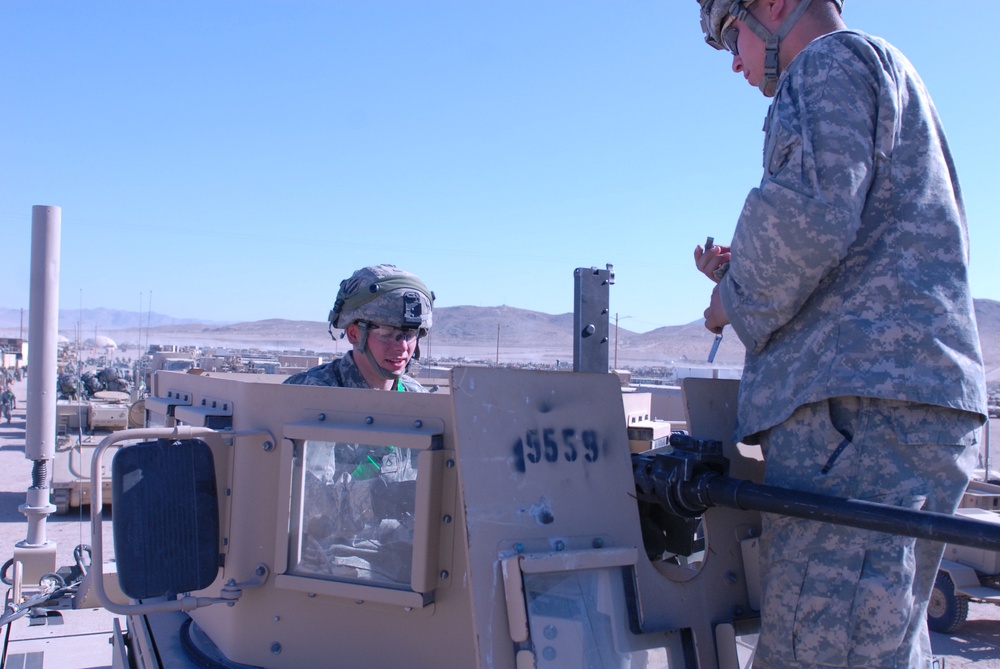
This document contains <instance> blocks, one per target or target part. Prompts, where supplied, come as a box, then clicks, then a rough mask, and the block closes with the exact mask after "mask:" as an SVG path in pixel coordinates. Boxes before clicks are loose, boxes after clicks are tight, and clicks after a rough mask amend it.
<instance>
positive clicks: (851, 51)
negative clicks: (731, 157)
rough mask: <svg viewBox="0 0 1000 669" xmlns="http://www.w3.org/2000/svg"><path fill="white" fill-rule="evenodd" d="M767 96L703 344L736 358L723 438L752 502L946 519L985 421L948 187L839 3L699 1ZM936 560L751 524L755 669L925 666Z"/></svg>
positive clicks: (936, 148)
mask: <svg viewBox="0 0 1000 669" xmlns="http://www.w3.org/2000/svg"><path fill="white" fill-rule="evenodd" d="M699 8H700V10H701V25H702V30H703V31H704V33H705V39H706V41H707V42H708V43H709V44H710V45H711V46H713V47H715V48H716V49H726V50H728V51H729V52H730V54H731V56H732V69H733V72H735V73H737V74H742V75H743V76H744V78H745V79H746V80H747V81H748V82H749V83H750V84H751V85H753V86H756V87H758V88H760V90H761V91H762V92H763V93H764V94H765V95H767V96H769V97H772V98H773V99H772V101H771V107H770V109H769V110H768V114H767V120H766V122H765V125H764V132H765V136H764V161H763V165H764V171H763V176H762V178H761V182H760V185H759V186H758V187H756V188H753V189H751V190H750V193H749V194H748V195H747V198H746V202H745V204H744V206H743V210H742V212H741V214H740V218H739V221H738V222H737V225H736V230H735V232H734V234H733V239H732V243H731V244H730V245H729V246H724V245H723V246H712V247H710V248H708V249H705V248H702V247H700V246H699V247H696V248H695V253H694V257H695V263H696V265H697V267H698V269H699V270H700V271H701V272H703V273H704V274H705V275H706V276H708V277H709V278H710V279H711V280H712V281H714V282H715V283H716V285H715V288H714V290H713V292H712V296H711V299H710V303H709V306H708V308H707V309H706V310H705V326H706V327H707V328H708V329H709V330H711V331H713V332H715V333H717V334H720V333H721V332H722V329H723V328H724V327H725V326H727V325H728V326H730V327H731V329H732V330H733V331H735V333H736V335H737V336H739V338H740V340H741V341H742V342H743V343H744V345H745V346H746V350H747V354H746V358H745V361H744V369H743V377H742V380H741V382H740V391H739V393H740V395H739V405H738V411H737V414H738V417H737V427H736V434H735V435H734V436H735V438H736V439H737V440H739V441H743V442H744V443H759V444H760V445H761V448H762V450H763V452H764V456H765V460H766V465H767V466H766V473H765V483H768V484H771V485H778V486H783V487H787V488H793V489H797V490H803V491H807V492H819V493H824V494H829V495H836V496H841V497H852V498H856V499H871V500H877V501H880V502H885V503H891V504H896V505H899V506H904V507H910V508H922V509H924V510H927V511H936V512H940V513H948V514H950V513H952V512H953V511H954V510H955V507H956V506H957V505H958V503H959V501H960V499H961V497H962V494H963V492H964V491H965V488H966V485H967V483H968V480H969V474H970V472H971V469H972V467H973V465H974V463H975V459H976V452H977V432H978V429H979V428H980V427H981V426H982V424H983V423H984V421H985V420H986V401H985V397H986V393H985V379H984V374H983V364H982V353H981V351H980V345H979V336H978V333H977V330H976V320H975V313H974V308H973V302H972V296H971V292H970V288H969V282H968V248H969V247H968V231H967V227H966V219H965V208H964V204H963V202H962V196H961V192H962V191H961V187H960V185H959V183H958V177H957V174H956V171H955V165H954V162H953V160H952V156H951V151H950V148H949V146H948V142H947V140H946V139H945V133H944V129H943V127H942V125H941V120H940V118H939V117H938V115H937V112H936V110H935V108H934V103H933V102H932V101H931V98H930V95H929V94H928V92H927V89H926V87H925V86H924V84H923V82H922V81H921V79H920V77H919V75H918V74H917V72H916V71H915V70H914V68H913V66H912V65H911V64H910V63H909V61H907V59H906V58H905V57H904V56H903V55H902V54H901V53H900V52H899V51H898V50H897V49H896V48H895V47H893V46H892V45H891V44H889V43H887V42H886V41H885V40H882V39H880V38H877V37H873V36H871V35H867V34H865V33H863V32H861V31H857V30H848V29H847V28H846V26H845V24H844V22H843V20H842V19H841V15H840V12H841V10H842V8H843V3H842V2H841V1H840V0H699ZM942 549H943V546H942V545H941V544H939V543H932V542H928V541H925V540H914V539H910V538H905V537H894V536H889V535H882V534H875V533H871V532H866V531H861V530H854V529H851V528H846V527H834V526H832V525H828V524H823V523H820V522H816V521H806V520H799V519H794V518H781V517H778V516H774V515H771V514H763V516H762V534H761V539H760V560H761V629H760V636H759V640H758V645H757V650H756V655H755V658H754V667H755V668H759V667H781V668H783V669H789V668H795V667H819V666H822V667H930V666H931V656H930V639H929V636H928V633H927V625H926V618H927V602H928V599H929V596H930V593H931V589H932V587H933V585H934V580H935V577H936V574H937V569H938V565H939V563H940V561H941V556H942Z"/></svg>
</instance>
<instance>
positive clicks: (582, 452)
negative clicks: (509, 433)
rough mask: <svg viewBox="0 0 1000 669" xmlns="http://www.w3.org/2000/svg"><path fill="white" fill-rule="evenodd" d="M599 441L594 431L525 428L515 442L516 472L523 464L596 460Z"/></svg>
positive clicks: (598, 451) (522, 467)
mask: <svg viewBox="0 0 1000 669" xmlns="http://www.w3.org/2000/svg"><path fill="white" fill-rule="evenodd" d="M598 443H599V442H598V438H597V432H595V431H594V430H583V431H581V432H580V433H577V431H576V430H575V429H574V428H571V427H567V428H564V429H562V430H559V429H556V428H551V427H547V428H543V429H541V430H528V431H527V432H526V433H525V435H524V438H521V437H518V439H517V442H516V443H515V444H514V458H515V461H516V466H517V469H518V470H519V471H524V468H525V464H526V463H530V464H537V463H540V462H550V463H556V462H560V461H565V462H577V461H582V462H595V461H596V460H597V457H598V455H599V453H600V448H599V447H598Z"/></svg>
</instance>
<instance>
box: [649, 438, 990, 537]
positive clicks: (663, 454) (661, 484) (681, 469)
mask: <svg viewBox="0 0 1000 669" xmlns="http://www.w3.org/2000/svg"><path fill="white" fill-rule="evenodd" d="M670 446H671V448H670V449H661V450H660V451H650V452H646V453H639V454H634V455H633V456H632V468H633V473H634V475H635V483H636V494H637V497H638V499H639V500H640V502H642V503H645V506H644V512H643V514H642V515H643V520H644V534H643V538H644V543H645V544H646V546H647V553H649V554H653V553H657V552H659V551H660V550H672V551H673V552H676V553H679V554H682V555H689V554H690V553H691V552H692V551H693V550H694V549H695V548H697V547H698V542H697V541H696V540H694V535H693V534H692V533H691V532H690V530H696V523H695V522H692V521H697V519H700V518H701V517H702V516H703V515H704V513H705V511H707V510H708V509H709V508H712V507H726V508H730V509H740V510H743V511H747V510H753V511H764V512H768V513H776V514H780V515H784V516H792V517H795V518H804V519H806V520H816V521H822V522H826V523H833V524H836V525H846V526H849V527H856V528H859V529H864V530H875V531H878V532H887V533H891V534H900V535H904V536H909V537H916V538H918V539H929V540H931V541H940V542H942V543H945V542H947V543H953V544H958V545H963V546H971V547H974V548H982V549H985V550H992V551H997V550H1000V528H998V527H997V526H996V525H990V524H987V523H981V522H976V521H973V520H969V519H967V518H961V517H957V516H950V515H947V514H943V513H934V512H930V511H916V510H910V509H904V508H900V507H896V506H891V505H888V504H879V503H875V502H868V501H864V500H856V499H843V498H840V497H831V496H829V495H820V494H815V493H809V492H803V491H798V490H789V489H787V488H779V487H776V486H768V485H762V484H759V483H754V482H753V481H747V480H742V479H734V478H730V477H729V476H728V468H729V460H728V459H727V458H726V457H725V456H724V455H723V452H722V442H721V441H717V440H714V439H697V438H695V437H692V436H690V435H687V434H684V433H680V432H675V433H673V434H672V435H671V436H670ZM651 504H652V505H654V506H655V507H659V508H662V509H663V510H665V511H667V512H668V513H669V516H670V517H664V516H663V514H660V513H657V511H656V509H655V508H651V507H650V505H651ZM671 517H673V518H671ZM674 518H676V519H680V520H674ZM679 527H686V528H688V530H689V531H688V532H683V531H682V532H678V531H677V530H678V528H679ZM688 537H690V538H691V539H692V540H691V541H687V538H688Z"/></svg>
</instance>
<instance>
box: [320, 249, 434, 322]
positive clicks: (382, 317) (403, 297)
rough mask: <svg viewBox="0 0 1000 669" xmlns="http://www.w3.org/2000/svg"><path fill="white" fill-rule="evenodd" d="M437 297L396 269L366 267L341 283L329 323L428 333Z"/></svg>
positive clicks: (420, 282) (392, 267)
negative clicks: (379, 325) (365, 322)
mask: <svg viewBox="0 0 1000 669" xmlns="http://www.w3.org/2000/svg"><path fill="white" fill-rule="evenodd" d="M433 306H434V293H433V292H431V291H430V290H429V289H428V288H427V286H425V285H424V282H423V281H421V280H420V279H419V278H418V277H417V276H416V275H415V274H411V273H410V272H407V271H405V270H401V269H399V268H398V267H396V266H395V265H371V266H369V267H363V268H361V269H359V270H358V271H356V272H355V273H354V274H352V275H351V277H350V278H349V279H344V280H343V281H341V282H340V290H339V291H338V292H337V299H336V301H335V302H334V305H333V309H331V310H330V315H329V319H328V320H329V322H330V325H331V326H332V327H335V328H340V329H343V328H346V327H347V326H348V325H350V324H351V323H353V322H355V321H368V322H372V323H379V324H381V325H389V326H392V327H397V328H403V329H413V328H419V329H421V330H428V329H430V327H431V310H432V308H433Z"/></svg>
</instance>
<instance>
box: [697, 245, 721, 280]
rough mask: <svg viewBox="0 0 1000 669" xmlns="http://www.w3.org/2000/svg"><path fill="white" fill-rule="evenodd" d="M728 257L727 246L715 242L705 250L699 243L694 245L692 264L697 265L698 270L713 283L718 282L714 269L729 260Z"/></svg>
mask: <svg viewBox="0 0 1000 669" xmlns="http://www.w3.org/2000/svg"><path fill="white" fill-rule="evenodd" d="M729 259H730V253H729V247H728V246H719V245H717V244H716V245H714V246H712V247H711V248H709V249H708V250H705V248H704V247H703V246H702V245H701V244H698V246H696V247H694V264H695V265H696V266H697V267H698V271H699V272H701V273H702V274H704V275H705V276H707V277H708V278H709V279H711V280H712V281H714V282H715V283H718V282H719V280H718V279H717V278H716V277H715V270H717V269H719V268H720V267H722V266H723V265H725V264H726V263H727V262H729Z"/></svg>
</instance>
